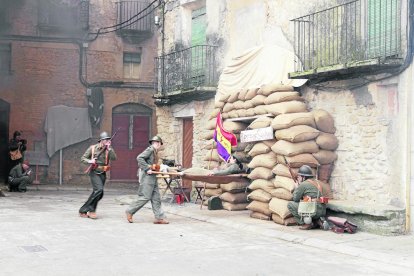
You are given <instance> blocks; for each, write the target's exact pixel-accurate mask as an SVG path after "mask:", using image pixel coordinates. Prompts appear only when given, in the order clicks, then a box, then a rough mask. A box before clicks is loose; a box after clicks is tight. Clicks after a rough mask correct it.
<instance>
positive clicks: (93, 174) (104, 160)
mask: <svg viewBox="0 0 414 276" xmlns="http://www.w3.org/2000/svg"><path fill="white" fill-rule="evenodd" d="M101 150H102V148H101V147H100V144H96V145H92V146H90V147H89V148H88V149H87V150H86V151H85V153H84V154H83V155H82V157H81V162H82V163H84V164H87V165H90V164H89V163H88V161H89V160H90V159H92V155H93V156H94V157H97V155H98V154H99V152H100V151H101ZM116 158H117V157H116V153H115V151H114V150H113V148H110V150H106V151H105V152H103V153H102V154H101V155H100V156H98V157H97V160H96V164H97V165H98V167H97V168H96V169H94V170H91V171H90V172H89V177H90V179H91V184H92V188H93V190H92V194H91V195H90V196H89V198H88V200H87V201H86V202H85V204H83V206H82V207H81V208H80V209H79V213H82V214H85V213H87V212H95V211H96V208H97V206H98V202H99V201H100V200H101V199H102V197H103V195H104V185H105V182H106V171H105V170H106V169H107V168H105V166H109V162H110V161H112V160H116Z"/></svg>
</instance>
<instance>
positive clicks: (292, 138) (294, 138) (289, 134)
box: [275, 125, 319, 143]
mask: <svg viewBox="0 0 414 276" xmlns="http://www.w3.org/2000/svg"><path fill="white" fill-rule="evenodd" d="M318 135H319V130H317V129H315V128H313V127H310V126H307V125H297V126H292V127H290V128H285V129H278V130H276V131H275V137H276V139H277V140H285V141H289V142H293V143H298V142H305V141H308V140H313V139H315V138H316V137H318Z"/></svg>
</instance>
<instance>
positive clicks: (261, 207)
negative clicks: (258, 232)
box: [246, 200, 272, 216]
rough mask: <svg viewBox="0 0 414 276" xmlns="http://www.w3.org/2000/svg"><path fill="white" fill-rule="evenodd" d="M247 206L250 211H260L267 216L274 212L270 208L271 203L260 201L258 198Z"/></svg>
mask: <svg viewBox="0 0 414 276" xmlns="http://www.w3.org/2000/svg"><path fill="white" fill-rule="evenodd" d="M246 208H247V209H249V210H250V211H253V212H259V213H262V214H265V215H267V216H271V214H272V212H271V211H270V210H269V203H265V202H260V201H257V200H254V201H252V202H250V203H249V205H247V207H246Z"/></svg>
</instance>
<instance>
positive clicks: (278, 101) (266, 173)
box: [217, 85, 338, 224]
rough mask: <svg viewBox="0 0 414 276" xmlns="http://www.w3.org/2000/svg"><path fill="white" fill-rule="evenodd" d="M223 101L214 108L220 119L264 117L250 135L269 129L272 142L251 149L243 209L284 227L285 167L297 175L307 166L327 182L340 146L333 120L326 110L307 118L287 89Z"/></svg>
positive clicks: (288, 189)
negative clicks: (245, 202)
mask: <svg viewBox="0 0 414 276" xmlns="http://www.w3.org/2000/svg"><path fill="white" fill-rule="evenodd" d="M226 97H227V98H225V99H224V98H223V99H221V100H222V102H220V101H219V103H218V104H217V106H221V107H222V109H223V118H239V117H249V116H258V115H263V117H259V118H257V119H256V120H254V121H253V122H252V123H251V124H250V125H249V126H248V129H257V128H264V127H268V126H271V127H272V128H273V130H274V131H275V140H267V141H261V142H256V143H253V145H252V146H250V147H249V152H248V155H249V156H250V157H251V158H252V160H251V162H250V163H249V164H248V167H249V168H250V169H251V170H252V171H251V173H250V174H249V178H250V179H251V180H252V183H251V184H250V185H249V190H251V193H250V194H249V195H248V199H249V200H250V201H251V203H250V204H249V205H248V206H247V208H248V209H249V210H251V211H252V212H251V216H252V217H254V218H259V219H266V220H270V219H273V221H275V222H277V223H280V224H284V222H285V220H286V219H287V218H289V217H290V216H291V214H290V213H289V211H288V209H287V203H288V201H290V200H291V199H292V192H293V190H294V181H293V179H292V177H291V175H290V172H289V169H288V167H287V164H286V162H287V163H289V164H290V166H291V167H292V170H293V171H295V172H297V170H298V168H299V167H300V166H301V165H304V164H307V165H309V166H311V167H312V168H313V170H314V173H315V175H316V174H318V176H319V179H321V180H323V181H326V182H328V181H329V177H330V172H331V171H332V165H333V162H334V161H335V160H336V153H335V152H334V151H335V149H336V148H337V146H338V140H337V139H336V137H335V136H334V133H335V127H334V122H333V118H332V117H331V116H330V114H328V113H327V112H326V111H324V110H314V111H312V112H309V111H308V109H307V107H306V104H305V103H304V99H303V98H302V97H301V96H300V94H299V92H297V91H294V89H293V87H291V86H283V85H264V86H262V87H261V88H260V89H257V88H255V89H241V90H239V91H236V92H235V93H234V94H232V95H230V96H226Z"/></svg>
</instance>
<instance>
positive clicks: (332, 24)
mask: <svg viewBox="0 0 414 276" xmlns="http://www.w3.org/2000/svg"><path fill="white" fill-rule="evenodd" d="M292 22H293V23H294V49H295V54H296V56H297V59H296V60H295V67H294V70H295V72H292V73H290V74H289V77H290V78H293V79H294V78H307V79H326V78H328V79H329V78H338V77H339V78H347V77H352V76H354V75H355V74H364V73H366V74H372V73H379V72H381V71H384V70H385V71H386V70H389V69H391V68H394V67H398V66H400V65H401V64H402V62H403V59H402V51H401V3H400V0H357V1H352V2H349V3H346V4H343V5H339V6H336V7H333V8H329V9H326V10H323V11H319V12H316V13H312V14H309V15H306V16H302V17H299V18H296V19H293V20H292Z"/></svg>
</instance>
